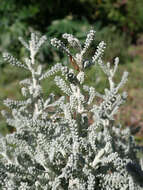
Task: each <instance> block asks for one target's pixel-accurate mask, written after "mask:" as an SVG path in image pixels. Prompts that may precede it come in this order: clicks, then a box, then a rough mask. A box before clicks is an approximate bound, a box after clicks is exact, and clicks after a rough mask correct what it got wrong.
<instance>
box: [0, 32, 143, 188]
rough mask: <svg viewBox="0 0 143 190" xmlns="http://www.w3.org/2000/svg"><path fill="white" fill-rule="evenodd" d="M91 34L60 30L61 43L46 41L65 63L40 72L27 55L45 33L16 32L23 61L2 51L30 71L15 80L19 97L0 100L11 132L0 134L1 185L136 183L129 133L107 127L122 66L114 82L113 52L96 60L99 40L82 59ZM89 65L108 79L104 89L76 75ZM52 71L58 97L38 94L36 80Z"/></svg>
mask: <svg viewBox="0 0 143 190" xmlns="http://www.w3.org/2000/svg"><path fill="white" fill-rule="evenodd" d="M94 36H95V31H94V30H91V31H90V32H89V33H88V35H87V39H86V41H85V43H84V44H81V43H80V41H79V40H78V39H77V38H75V37H74V36H73V35H71V34H64V35H63V38H64V40H67V43H68V44H69V45H68V47H67V46H66V45H65V44H64V43H63V42H62V41H60V40H58V39H56V38H54V39H52V40H51V44H52V45H53V46H55V47H57V48H59V49H61V50H62V51H63V52H64V53H66V54H67V56H68V57H69V59H70V63H71V64H72V68H71V67H68V64H67V66H65V65H62V64H61V63H57V64H56V65H54V66H53V67H51V69H50V70H48V71H47V72H43V70H42V66H41V65H39V64H37V63H36V62H35V56H36V54H37V52H38V51H39V48H40V47H41V45H42V44H43V43H44V42H45V41H46V37H45V36H43V37H39V36H38V35H36V34H35V33H32V34H31V39H30V41H29V43H27V42H25V41H24V40H23V39H22V38H20V41H21V42H22V44H23V45H24V46H25V48H26V49H27V50H28V51H29V52H30V56H29V58H25V60H24V63H21V62H20V61H18V60H17V59H16V58H14V57H13V56H12V55H10V54H8V53H4V55H3V57H4V60H5V61H7V62H9V63H10V64H12V65H14V66H18V67H21V68H22V69H25V70H28V71H29V72H30V73H31V78H28V79H25V80H23V81H21V82H20V84H21V85H22V89H21V92H22V95H23V96H24V97H25V98H24V100H23V101H15V100H11V99H6V100H5V101H4V104H5V105H6V106H7V107H8V108H9V109H10V110H11V114H10V113H7V112H6V111H2V114H3V115H4V117H5V118H6V121H7V123H8V124H9V125H11V126H13V127H15V128H16V132H14V133H12V134H8V135H6V136H5V137H1V138H0V188H1V189H2V190H141V186H142V180H143V171H142V169H141V168H140V166H139V165H138V161H139V160H138V159H137V157H136V153H137V151H138V150H137V149H136V144H135V142H134V139H133V137H132V136H131V134H130V130H129V129H124V130H121V129H120V126H118V127H116V126H114V115H115V114H116V113H117V111H118V108H119V106H120V105H121V104H122V103H123V102H124V101H125V99H126V97H127V95H126V93H125V92H123V93H122V94H120V93H119V89H120V88H121V87H122V85H123V84H124V83H125V82H126V81H127V75H128V73H127V72H124V73H123V76H122V78H121V82H120V83H119V84H115V83H114V80H113V77H114V75H115V73H116V71H117V67H118V63H119V59H118V58H116V59H115V62H114V66H113V68H112V67H111V65H110V63H107V64H105V63H103V61H102V55H103V52H104V49H105V46H106V44H105V43H104V42H101V43H100V44H99V45H98V47H97V50H96V52H95V53H94V55H93V57H92V58H91V59H90V60H87V59H86V52H87V50H88V49H89V47H90V45H91V43H92V41H93V39H94ZM71 48H73V49H74V52H75V51H76V54H74V55H73V54H72V53H71V51H70V49H71ZM96 65H98V66H99V67H100V68H101V69H102V70H103V72H104V73H105V75H106V76H107V78H108V81H109V88H108V89H105V93H104V94H100V93H99V92H97V91H96V89H95V88H94V87H90V86H87V85H86V84H85V82H84V81H85V77H86V68H88V67H94V66H96ZM59 73H61V74H60V75H59ZM53 74H54V75H55V74H56V77H55V83H56V84H57V86H58V87H59V88H60V89H61V90H62V91H63V93H64V94H65V96H62V97H60V98H59V99H57V98H55V95H54V94H52V93H51V94H50V95H49V97H48V98H47V99H44V96H43V92H42V87H41V84H40V83H41V81H42V80H44V79H45V78H47V77H49V76H51V75H53ZM47 86H48V84H47ZM96 98H100V99H101V100H102V101H100V102H101V103H100V104H95V100H96Z"/></svg>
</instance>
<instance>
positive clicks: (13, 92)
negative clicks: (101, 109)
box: [0, 0, 143, 144]
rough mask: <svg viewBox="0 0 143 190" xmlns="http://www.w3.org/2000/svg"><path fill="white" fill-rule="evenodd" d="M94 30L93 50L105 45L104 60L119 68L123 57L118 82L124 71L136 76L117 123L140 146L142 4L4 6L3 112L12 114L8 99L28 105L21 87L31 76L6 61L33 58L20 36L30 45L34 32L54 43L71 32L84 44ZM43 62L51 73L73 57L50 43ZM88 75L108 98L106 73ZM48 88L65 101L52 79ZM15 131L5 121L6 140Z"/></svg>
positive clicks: (30, 1) (28, 1) (0, 25)
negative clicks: (11, 57) (128, 130)
mask: <svg viewBox="0 0 143 190" xmlns="http://www.w3.org/2000/svg"><path fill="white" fill-rule="evenodd" d="M91 28H94V29H95V30H96V39H95V42H94V45H93V47H92V48H94V47H96V45H97V44H98V43H99V42H100V41H102V40H104V41H105V42H106V43H107V48H106V50H105V54H104V60H105V61H106V62H107V61H110V62H111V63H113V60H114V58H115V57H117V56H119V57H120V67H119V71H118V73H117V76H116V78H115V81H117V82H119V81H120V77H121V74H122V73H123V71H124V70H127V71H128V72H129V73H130V74H129V80H128V82H127V84H126V85H125V86H124V88H123V89H124V90H125V91H127V92H128V99H127V102H126V103H125V104H124V105H123V106H122V107H121V108H120V111H119V113H118V114H117V116H116V123H119V122H120V123H121V124H122V126H123V127H126V126H129V127H131V130H132V133H133V134H134V135H135V137H136V140H137V142H138V143H140V144H143V1H142V0H108V1H107V0H68V1H65V0H54V1H53V0H40V1H36V0H19V1H17V0H8V1H6V0H0V100H1V101H0V110H2V109H7V108H5V106H4V105H3V104H2V100H3V99H5V98H12V99H16V100H17V99H22V96H21V93H20V85H19V81H20V80H22V79H24V78H25V77H28V76H29V73H26V72H25V71H23V70H22V69H19V68H16V67H15V68H12V66H11V65H8V64H6V63H4V61H3V59H2V52H10V53H11V54H13V55H14V56H15V57H17V58H18V59H20V60H22V59H23V57H24V56H26V55H28V54H27V52H26V50H25V49H24V48H23V47H22V45H21V44H20V42H19V41H18V37H19V36H22V37H23V38H24V39H28V38H29V36H30V33H31V32H32V31H38V32H40V33H41V34H45V35H46V36H47V38H48V41H49V40H50V39H51V38H52V37H58V38H61V35H62V34H63V33H65V32H66V33H71V34H73V35H75V36H76V37H78V38H79V39H80V40H81V41H84V40H85V37H86V35H87V33H88V31H89V30H90V29H91ZM92 48H91V51H92ZM37 60H38V61H39V62H40V63H41V64H43V67H44V69H45V70H47V69H48V68H50V67H51V66H52V65H53V64H54V63H55V62H66V61H67V57H66V56H64V55H63V54H62V53H61V52H59V51H57V50H56V49H54V48H51V46H50V43H48V42H47V43H46V44H45V46H44V47H43V49H42V50H41V51H40V53H39V55H38V57H37ZM87 75H88V76H89V77H87V81H86V82H87V83H88V85H92V86H94V87H96V89H97V90H98V91H99V92H103V90H104V88H105V87H106V86H107V85H108V84H107V80H106V78H105V76H104V75H103V73H102V72H100V71H97V70H94V69H89V70H88V71H87ZM42 85H43V88H44V94H45V96H48V94H49V93H50V92H54V93H55V94H57V96H60V95H62V94H61V92H60V90H59V89H58V88H57V87H56V86H55V85H54V84H53V82H52V78H50V79H47V80H45V81H44V82H43V84H42ZM13 130H14V129H13V128H12V127H11V126H8V125H7V124H6V123H5V120H4V118H2V116H1V115H0V132H1V133H2V134H6V133H9V132H13Z"/></svg>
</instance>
